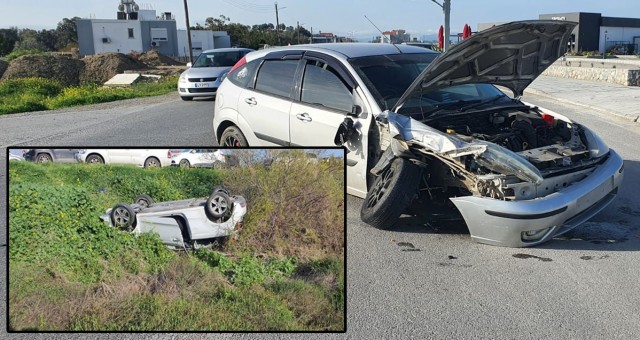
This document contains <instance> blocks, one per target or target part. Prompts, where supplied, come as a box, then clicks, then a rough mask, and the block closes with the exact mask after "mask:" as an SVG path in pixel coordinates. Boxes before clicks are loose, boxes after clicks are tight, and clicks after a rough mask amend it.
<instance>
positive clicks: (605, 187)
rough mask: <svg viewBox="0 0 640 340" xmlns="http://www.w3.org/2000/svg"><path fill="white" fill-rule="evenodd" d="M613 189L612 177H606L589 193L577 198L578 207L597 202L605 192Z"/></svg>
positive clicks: (582, 207)
mask: <svg viewBox="0 0 640 340" xmlns="http://www.w3.org/2000/svg"><path fill="white" fill-rule="evenodd" d="M611 190H613V177H610V178H608V179H607V180H606V181H604V182H603V183H602V184H600V185H599V186H598V187H596V188H595V189H593V190H592V191H591V192H590V193H588V194H586V195H585V196H583V197H580V198H579V199H578V209H580V210H582V209H586V208H588V207H590V206H592V205H593V204H595V203H596V202H598V201H599V200H600V199H601V198H602V197H604V196H605V195H606V194H608V193H610V192H611Z"/></svg>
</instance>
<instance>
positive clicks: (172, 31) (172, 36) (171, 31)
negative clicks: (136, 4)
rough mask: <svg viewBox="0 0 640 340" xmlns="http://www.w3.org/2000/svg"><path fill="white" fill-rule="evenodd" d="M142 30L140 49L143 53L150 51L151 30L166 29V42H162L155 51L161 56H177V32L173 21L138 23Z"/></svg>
mask: <svg viewBox="0 0 640 340" xmlns="http://www.w3.org/2000/svg"><path fill="white" fill-rule="evenodd" d="M140 26H141V29H142V49H143V51H145V52H146V51H149V50H151V48H152V47H151V29H152V28H166V29H167V39H168V40H167V41H163V42H161V43H160V44H159V46H157V47H156V48H155V49H156V50H158V52H160V53H161V54H164V55H169V56H176V55H178V32H177V28H176V22H175V20H158V21H140Z"/></svg>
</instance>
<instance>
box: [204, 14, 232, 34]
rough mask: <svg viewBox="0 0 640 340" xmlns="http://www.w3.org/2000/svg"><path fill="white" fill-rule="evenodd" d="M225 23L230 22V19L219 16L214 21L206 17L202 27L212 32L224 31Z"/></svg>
mask: <svg viewBox="0 0 640 340" xmlns="http://www.w3.org/2000/svg"><path fill="white" fill-rule="evenodd" d="M227 22H231V18H229V17H226V16H224V15H220V17H218V18H216V19H214V18H213V17H208V18H207V19H206V20H205V22H204V25H205V27H206V28H207V29H208V30H212V31H224V30H225V26H226V25H227Z"/></svg>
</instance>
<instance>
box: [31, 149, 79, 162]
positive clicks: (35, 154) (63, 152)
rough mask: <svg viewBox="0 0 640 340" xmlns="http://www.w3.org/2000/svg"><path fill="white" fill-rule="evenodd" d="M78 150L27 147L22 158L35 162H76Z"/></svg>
mask: <svg viewBox="0 0 640 340" xmlns="http://www.w3.org/2000/svg"><path fill="white" fill-rule="evenodd" d="M78 151H80V149H29V150H28V151H27V152H25V154H24V158H25V159H26V160H28V161H32V162H36V163H48V162H56V163H76V162H77V161H76V154H77V153H78Z"/></svg>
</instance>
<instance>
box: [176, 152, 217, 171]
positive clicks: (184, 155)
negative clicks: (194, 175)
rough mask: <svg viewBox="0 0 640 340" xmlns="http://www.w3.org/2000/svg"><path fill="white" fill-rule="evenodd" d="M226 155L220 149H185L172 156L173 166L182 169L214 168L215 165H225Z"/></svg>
mask: <svg viewBox="0 0 640 340" xmlns="http://www.w3.org/2000/svg"><path fill="white" fill-rule="evenodd" d="M224 162H225V157H224V153H223V152H222V151H221V150H218V149H185V150H182V151H181V152H180V153H177V154H175V155H173V154H172V156H171V165H175V166H180V167H182V168H191V167H205V168H212V167H214V165H215V164H224Z"/></svg>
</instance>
